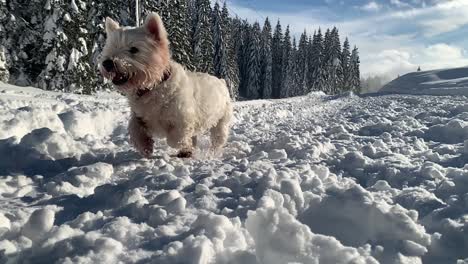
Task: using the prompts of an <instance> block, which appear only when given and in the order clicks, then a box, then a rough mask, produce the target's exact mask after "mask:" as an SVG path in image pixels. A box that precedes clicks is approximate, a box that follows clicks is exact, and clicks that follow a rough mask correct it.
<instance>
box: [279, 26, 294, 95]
mask: <svg viewBox="0 0 468 264" xmlns="http://www.w3.org/2000/svg"><path fill="white" fill-rule="evenodd" d="M282 50H283V58H282V62H283V64H282V65H281V66H282V69H281V76H282V80H281V81H282V82H281V86H280V97H281V98H285V97H288V94H289V91H288V90H289V89H290V88H289V87H287V86H286V83H285V80H286V74H287V73H288V67H289V62H290V61H291V60H290V58H289V57H290V56H291V36H290V31H289V25H288V26H287V27H286V31H285V32H284V38H283V41H282Z"/></svg>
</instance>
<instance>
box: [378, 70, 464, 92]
mask: <svg viewBox="0 0 468 264" xmlns="http://www.w3.org/2000/svg"><path fill="white" fill-rule="evenodd" d="M380 92H385V93H405V94H429V95H468V67H464V68H454V69H443V70H434V71H424V72H412V73H408V74H406V75H403V76H401V77H399V78H397V79H395V80H393V81H391V82H390V83H388V84H387V85H385V86H384V87H382V89H381V90H380Z"/></svg>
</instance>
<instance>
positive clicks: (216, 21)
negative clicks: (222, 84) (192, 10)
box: [212, 2, 228, 79]
mask: <svg viewBox="0 0 468 264" xmlns="http://www.w3.org/2000/svg"><path fill="white" fill-rule="evenodd" d="M212 20H213V30H212V31H213V47H214V58H213V66H214V75H215V76H217V77H219V78H222V79H226V78H227V75H228V64H227V54H226V52H227V50H226V43H225V32H224V30H223V28H222V21H221V11H220V10H219V4H218V2H216V3H215V5H214V8H213V18H212Z"/></svg>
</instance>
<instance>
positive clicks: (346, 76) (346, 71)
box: [341, 38, 351, 91]
mask: <svg viewBox="0 0 468 264" xmlns="http://www.w3.org/2000/svg"><path fill="white" fill-rule="evenodd" d="M349 49H350V47H349V41H348V38H346V40H345V42H344V43H343V51H342V52H341V67H342V69H343V82H342V83H341V87H342V89H343V90H344V91H349V90H351V69H350V59H351V52H350V50H349Z"/></svg>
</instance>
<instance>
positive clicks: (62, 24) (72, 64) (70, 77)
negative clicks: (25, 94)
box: [37, 1, 96, 94]
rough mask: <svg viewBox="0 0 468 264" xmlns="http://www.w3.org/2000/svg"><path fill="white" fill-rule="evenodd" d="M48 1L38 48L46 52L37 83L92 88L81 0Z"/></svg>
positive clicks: (68, 88) (83, 90) (55, 87)
mask: <svg viewBox="0 0 468 264" xmlns="http://www.w3.org/2000/svg"><path fill="white" fill-rule="evenodd" d="M79 3H80V4H77V3H76V2H75V1H71V2H67V3H57V2H54V3H51V5H50V12H49V15H48V16H47V18H46V22H45V29H44V33H45V34H44V42H43V44H42V46H41V48H40V49H41V52H42V53H43V54H47V56H46V58H45V59H44V64H45V65H46V67H45V69H43V70H42V72H41V73H40V75H39V77H38V80H37V85H38V86H39V87H41V88H44V89H51V90H60V91H66V92H76V93H87V94H90V93H91V92H93V91H94V90H95V88H96V87H95V86H94V84H95V83H96V72H95V70H94V68H93V67H92V66H91V63H90V62H91V61H92V52H90V50H91V48H92V47H91V44H92V41H90V39H89V38H88V35H87V33H88V32H87V29H86V27H87V17H88V6H87V5H86V3H85V2H79Z"/></svg>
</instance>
